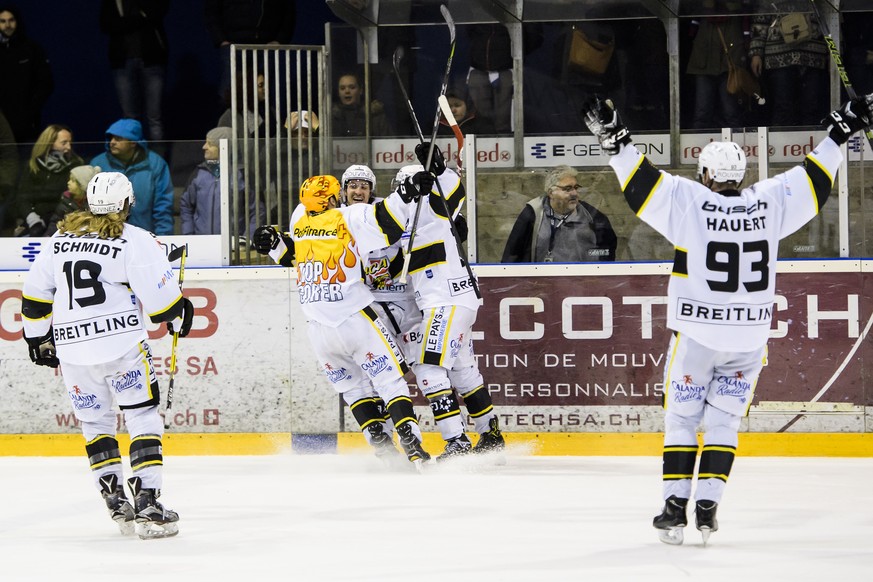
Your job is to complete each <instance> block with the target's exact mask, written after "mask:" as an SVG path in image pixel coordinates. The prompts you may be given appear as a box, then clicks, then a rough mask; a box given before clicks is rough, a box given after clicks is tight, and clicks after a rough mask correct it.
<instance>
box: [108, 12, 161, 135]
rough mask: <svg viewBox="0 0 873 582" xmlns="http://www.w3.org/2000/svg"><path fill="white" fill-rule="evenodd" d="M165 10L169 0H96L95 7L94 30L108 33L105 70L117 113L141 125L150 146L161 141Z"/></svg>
mask: <svg viewBox="0 0 873 582" xmlns="http://www.w3.org/2000/svg"><path fill="white" fill-rule="evenodd" d="M169 10H170V1H169V0H120V1H119V0H102V2H101V4H100V30H101V31H103V32H104V33H105V34H108V35H109V66H110V67H111V68H112V77H113V79H114V81H115V92H116V93H117V94H118V102H119V104H120V105H121V111H122V113H123V114H124V116H125V117H129V118H130V119H139V120H140V121H141V122H143V123H145V125H146V126H147V127H148V130H149V139H150V140H151V141H152V144H153V145H154V143H155V142H157V141H160V140H162V139H164V124H163V115H162V108H163V101H164V99H163V96H164V80H165V78H166V73H167V55H168V47H167V35H166V33H165V32H164V17H165V16H166V15H167V12H168V11H169ZM143 113H145V119H143V117H142V116H143Z"/></svg>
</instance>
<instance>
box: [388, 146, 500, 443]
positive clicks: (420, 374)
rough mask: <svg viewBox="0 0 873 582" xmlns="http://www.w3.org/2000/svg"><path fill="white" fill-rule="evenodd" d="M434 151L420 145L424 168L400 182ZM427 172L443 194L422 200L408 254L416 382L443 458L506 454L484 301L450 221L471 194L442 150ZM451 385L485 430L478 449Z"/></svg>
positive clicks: (436, 192)
mask: <svg viewBox="0 0 873 582" xmlns="http://www.w3.org/2000/svg"><path fill="white" fill-rule="evenodd" d="M429 148H430V144H429V143H421V144H419V145H417V146H416V147H415V153H416V156H417V157H418V159H419V162H420V163H421V165H420V166H406V167H404V168H401V170H400V172H398V176H397V180H398V181H406V180H408V177H407V176H409V175H417V174H416V173H417V172H419V171H420V170H421V169H423V168H424V165H425V164H426V162H427V154H428V150H429ZM429 170H430V172H431V173H432V174H433V175H434V176H435V177H436V179H437V180H439V189H438V188H437V187H436V186H434V188H432V189H431V191H430V195H429V196H427V197H422V199H421V202H420V204H421V211H420V215H419V219H418V224H416V225H415V238H414V239H413V244H414V248H411V249H409V251H408V252H409V253H411V257H410V263H409V278H410V280H411V281H412V287H413V289H414V290H415V300H416V303H417V305H418V307H419V309H421V311H422V321H421V325H420V327H419V333H418V336H417V338H416V340H417V343H416V356H415V360H416V363H415V366H414V371H415V376H416V381H417V383H418V388H419V390H421V392H422V394H425V395H426V396H427V398H428V400H429V401H430V405H431V409H432V410H433V412H434V417H435V418H436V419H437V425H438V426H439V428H440V432H441V433H442V436H443V438H444V439H445V440H446V441H447V444H446V450H445V452H444V453H443V454H444V455H446V456H452V455H456V454H464V453H466V452H469V451H470V450H472V452H474V453H487V452H493V451H502V450H503V449H504V447H505V442H504V438H503V434H502V432H501V431H500V423H499V421H498V418H497V414H496V413H495V412H494V406H493V404H492V401H491V395H490V394H489V393H488V389H487V388H485V385H484V380H483V378H482V374H481V373H480V372H479V365H478V363H477V362H476V357H475V355H474V352H473V341H472V329H473V324H474V323H475V321H476V315H477V313H478V310H479V306H480V305H481V304H482V300H481V299H480V298H479V297H478V295H477V293H476V286H475V285H474V281H473V280H471V278H470V273H469V272H468V271H467V266H466V259H465V258H464V257H462V256H461V255H460V253H459V252H458V245H457V243H456V241H455V239H454V234H453V233H452V228H451V223H450V221H451V220H453V219H454V218H455V217H457V215H458V214H459V213H460V211H461V205H462V204H463V202H464V199H465V197H466V193H465V191H464V186H463V184H461V179H460V176H459V175H458V174H457V173H456V172H454V171H452V170H449V169H448V168H446V163H445V159H444V158H443V155H442V153H441V152H440V151H439V148H436V147H434V151H433V159H432V160H431V165H430V168H429ZM440 190H441V191H442V193H443V195H445V201H443V200H441V194H440ZM444 202H445V204H444ZM447 210H448V211H447ZM410 228H412V226H410ZM452 388H454V389H456V390H457V391H458V394H460V396H461V398H462V399H463V401H464V405H465V406H466V408H467V413H468V414H469V415H470V417H471V418H472V419H473V422H474V428H475V430H476V432H478V433H479V441H478V442H477V443H476V446H475V447H472V444H471V443H470V439H469V437H467V435H466V434H465V433H464V422H463V419H462V418H461V414H460V407H459V405H458V400H457V398H455V397H454V395H453V392H452Z"/></svg>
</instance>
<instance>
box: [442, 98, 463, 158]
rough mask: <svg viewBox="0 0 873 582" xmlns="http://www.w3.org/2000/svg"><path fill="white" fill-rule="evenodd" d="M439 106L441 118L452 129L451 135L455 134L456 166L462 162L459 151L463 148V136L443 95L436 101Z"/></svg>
mask: <svg viewBox="0 0 873 582" xmlns="http://www.w3.org/2000/svg"><path fill="white" fill-rule="evenodd" d="M437 102H438V103H439V104H440V109H441V110H442V112H443V117H445V118H446V123H448V124H449V127H451V128H452V133H454V134H455V139H456V140H458V165H459V166H460V165H461V162H462V161H463V160H462V159H461V150H462V149H463V148H464V134H463V133H461V126H459V125H458V122H457V120H456V119H455V115H454V114H453V113H452V108H451V107H449V100H448V99H446V96H445V95H440V96H439V98H438V99H437Z"/></svg>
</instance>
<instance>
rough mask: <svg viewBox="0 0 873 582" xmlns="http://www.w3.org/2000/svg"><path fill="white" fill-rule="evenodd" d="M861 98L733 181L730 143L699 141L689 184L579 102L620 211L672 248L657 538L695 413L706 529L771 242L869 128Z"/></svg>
mask: <svg viewBox="0 0 873 582" xmlns="http://www.w3.org/2000/svg"><path fill="white" fill-rule="evenodd" d="M871 106H873V95H867V96H865V97H861V98H858V99H853V100H851V101H849V102H847V103H845V104H843V106H842V107H840V108H839V109H838V110H836V111H833V112H832V113H830V114H829V115H828V116H827V117H826V118H825V120H824V122H823V123H824V124H825V125H826V126H827V130H828V137H826V138H825V139H824V140H823V141H822V142H820V143H819V144H818V145H817V146H816V148H815V149H814V150H813V151H812V152H811V153H810V154H809V155H808V156H807V157H806V159H805V160H804V161H803V163H802V164H800V165H799V166H797V167H795V168H792V169H790V170H788V171H787V172H784V173H782V174H779V175H776V176H774V177H772V178H769V179H767V180H763V181H760V182H757V183H755V184H753V185H752V186H750V187H748V188H743V189H740V183H741V182H742V181H743V178H744V176H745V171H746V156H745V154H744V153H743V150H742V148H740V147H739V146H738V145H737V144H735V143H733V142H713V143H710V144H708V145H707V146H706V147H705V148H703V150H702V151H701V153H700V158H699V163H698V180H699V183H698V182H694V181H692V180H689V179H686V178H681V177H677V176H673V175H671V174H668V173H667V172H664V171H660V170H658V169H656V168H655V167H654V166H653V165H652V163H651V162H650V161H649V160H648V159H647V158H646V157H645V156H644V155H643V154H642V153H640V151H639V150H638V149H637V148H636V147H635V146H634V145H633V143H632V142H631V138H630V133H629V132H628V130H627V128H626V127H625V126H624V125H623V124H622V121H621V118H620V117H619V115H618V112H617V111H615V109H614V108H613V105H612V102H611V101H608V100H607V101H604V100H601V99H599V98H595V99H592V100H591V101H589V102H588V103H587V104H586V105H585V107H584V109H583V115H584V117H585V123H586V125H587V126H588V128H589V129H590V130H591V132H592V133H593V134H594V135H595V136H596V137H597V138H598V140H599V141H600V144H601V147H602V148H603V150H604V151H605V152H606V153H608V154H609V155H611V156H613V157H612V158H611V159H610V160H609V165H610V166H612V168H613V170H615V174H616V176H617V178H618V181H619V183H620V184H621V188H622V191H623V192H624V196H625V198H626V200H627V202H628V204H629V205H630V207H631V209H632V210H633V211H634V212H635V213H636V214H637V216H639V217H640V218H641V219H642V220H644V221H645V222H647V223H648V224H649V225H651V226H652V227H653V228H654V229H655V230H657V231H658V232H660V233H661V234H662V235H664V237H666V238H667V239H668V240H669V241H670V242H671V243H672V244H673V246H674V247H675V249H676V250H675V258H674V261H673V272H672V276H671V278H670V284H669V287H668V293H667V295H668V304H667V326H668V327H669V328H670V329H671V330H672V331H673V336H672V338H671V340H670V345H669V347H668V354H669V355H668V358H667V360H666V366H665V376H664V387H665V388H664V407H665V409H666V412H665V415H664V453H663V454H664V457H663V497H664V500H665V501H664V508H663V510H662V512H661V514H660V515H658V516H656V517H655V519H654V521H653V525H654V526H655V528H657V529H658V530H659V536H660V537H661V540H662V541H664V542H666V543H670V544H681V543H682V540H683V535H682V528H684V527H685V525H687V517H686V505H687V503H688V500H689V498H690V497H691V488H692V479H693V478H694V465H695V460H696V457H697V432H696V430H697V427H698V425H699V424H700V423H701V421H702V422H703V426H704V429H705V432H704V437H703V451H702V452H701V455H700V465H699V467H698V470H697V488H696V490H695V494H694V497H695V500H696V503H695V506H696V507H695V521H696V526H697V529H698V530H700V531H701V533H702V535H703V541H704V543H706V541H707V540H708V538H709V534H710V533H711V532H714V531H716V530H717V529H718V522H717V521H716V510H717V508H718V504H719V502H720V501H721V498H722V494H723V493H724V488H725V484H726V482H727V479H728V475H729V474H730V471H731V466H732V465H733V461H734V455H735V453H736V449H737V442H738V438H737V431H738V430H739V426H740V420H741V419H742V417H743V416H745V415H746V414H748V411H749V406H750V405H751V404H752V399H753V398H754V392H755V386H756V384H757V383H758V377H759V375H760V373H761V370H762V368H763V366H764V365H766V361H767V339H768V337H769V333H770V325H771V319H772V314H773V301H774V299H775V292H776V255H777V252H778V249H779V241H780V240H781V239H783V238H785V237H787V236H788V235H790V234H791V233H793V232H795V231H796V230H798V229H799V228H801V227H802V226H803V225H804V224H806V223H807V222H809V221H810V220H811V219H812V218H813V217H814V216H815V215H816V214H818V212H819V211H820V209H821V207H822V206H823V205H824V204H825V202H826V201H827V199H828V196H829V195H830V191H831V188H832V186H833V182H834V177H835V176H836V173H837V170H838V169H839V167H840V163H841V162H842V159H843V156H842V153H841V152H840V147H839V146H840V145H841V144H843V143H845V142H846V141H847V140H848V139H849V137H850V136H851V135H852V134H853V133H855V132H857V131H859V130H862V129H866V128H867V127H869V126H870V120H871V114H873V111H871Z"/></svg>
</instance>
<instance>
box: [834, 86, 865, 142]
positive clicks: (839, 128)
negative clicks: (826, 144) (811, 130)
mask: <svg viewBox="0 0 873 582" xmlns="http://www.w3.org/2000/svg"><path fill="white" fill-rule="evenodd" d="M871 114H873V93H871V94H870V95H862V96H860V97H857V98H855V99H852V100H851V101H846V102H845V103H843V105H842V106H841V107H840V108H839V109H837V110H836V111H831V112H830V114H829V115H828V116H827V117H825V118H824V119H823V120H822V125H825V126H826V127H827V130H828V135H829V136H830V138H831V139H832V140H834V141H835V142H837V145H842V144H844V143H846V142H847V141H849V138H850V137H852V134H853V133H855V132H856V131H861V130H862V129H867V128H868V127H870V122H871V119H873V115H871Z"/></svg>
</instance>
